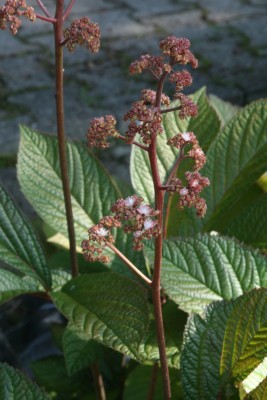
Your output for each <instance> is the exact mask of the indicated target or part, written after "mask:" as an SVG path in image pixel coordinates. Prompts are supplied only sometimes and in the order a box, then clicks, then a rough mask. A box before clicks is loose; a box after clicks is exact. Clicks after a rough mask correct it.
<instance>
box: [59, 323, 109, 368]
mask: <svg viewBox="0 0 267 400" xmlns="http://www.w3.org/2000/svg"><path fill="white" fill-rule="evenodd" d="M63 350H64V357H65V362H66V367H67V371H68V375H69V376H71V375H73V374H74V373H76V372H78V371H80V370H82V369H84V368H86V367H88V366H89V365H91V364H93V363H94V362H96V361H97V360H99V358H101V357H102V356H103V351H102V347H101V345H100V344H99V343H97V342H95V341H94V340H90V339H88V337H87V336H86V334H84V333H81V332H80V331H78V330H77V329H76V328H74V327H72V326H68V327H67V328H66V329H65V332H64V336H63Z"/></svg>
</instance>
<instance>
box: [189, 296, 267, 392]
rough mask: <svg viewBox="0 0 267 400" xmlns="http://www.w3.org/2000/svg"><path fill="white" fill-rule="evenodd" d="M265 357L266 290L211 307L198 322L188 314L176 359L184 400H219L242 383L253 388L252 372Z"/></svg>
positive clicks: (266, 327) (196, 318)
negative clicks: (180, 349) (232, 386)
mask: <svg viewBox="0 0 267 400" xmlns="http://www.w3.org/2000/svg"><path fill="white" fill-rule="evenodd" d="M266 356H267V290H266V289H254V290H252V291H250V292H248V293H245V294H243V295H242V296H240V297H238V298H237V299H235V300H232V301H230V302H226V301H221V302H216V303H212V304H211V305H210V306H208V307H207V309H206V312H205V314H204V316H203V318H201V317H200V316H198V315H192V316H191V317H190V318H189V320H188V323H187V326H186V329H185V336H184V348H183V351H182V355H181V371H182V380H183V385H184V390H185V394H186V396H185V399H190V400H194V399H196V400H202V399H203V400H212V399H215V398H219V394H221V397H222V394H223V392H224V390H226V387H227V386H228V385H231V383H232V382H234V383H235V386H237V385H239V386H241V385H242V384H243V382H244V379H245V378H248V380H249V379H250V385H251V390H252V389H254V387H255V376H256V374H257V367H259V366H260V367H262V366H263V364H262V362H263V360H264V359H265V358H266ZM261 364H262V365H261ZM261 372H262V371H261ZM252 373H254V385H253V384H252V375H253V374H252ZM262 379H263V378H262ZM262 379H261V380H262ZM261 380H259V383H260V382H261ZM261 384H262V385H264V381H262V383H261ZM243 387H244V386H243ZM248 387H249V386H247V388H248ZM227 390H228V389H227ZM248 391H249V390H248ZM252 393H253V392H252ZM241 394H242V393H241ZM242 395H244V392H243V394H242Z"/></svg>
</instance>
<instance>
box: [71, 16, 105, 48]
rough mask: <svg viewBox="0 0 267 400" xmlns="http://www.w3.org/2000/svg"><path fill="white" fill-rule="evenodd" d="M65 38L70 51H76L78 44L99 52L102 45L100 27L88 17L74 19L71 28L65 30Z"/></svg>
mask: <svg viewBox="0 0 267 400" xmlns="http://www.w3.org/2000/svg"><path fill="white" fill-rule="evenodd" d="M64 38H65V41H66V45H67V48H68V50H69V51H71V52H72V51H74V50H75V48H76V45H79V46H85V47H86V48H87V49H88V50H90V51H91V52H92V53H97V52H98V50H99V47H100V29H99V25H98V24H97V23H93V22H91V21H90V19H89V18H87V17H82V18H79V19H76V20H74V21H73V22H72V23H71V26H70V27H69V28H66V29H65V30H64Z"/></svg>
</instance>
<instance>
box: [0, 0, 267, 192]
mask: <svg viewBox="0 0 267 400" xmlns="http://www.w3.org/2000/svg"><path fill="white" fill-rule="evenodd" d="M3 3H4V1H3V0H0V5H2V4H3ZM28 3H29V4H30V3H32V4H33V5H35V1H34V0H32V1H31V2H28ZM44 3H45V4H47V6H48V8H49V9H50V10H51V11H52V10H53V4H54V1H53V0H47V1H45V0H44ZM84 15H86V16H89V17H90V18H91V19H92V20H93V21H95V22H98V23H99V24H100V27H101V31H102V42H101V49H100V52H99V53H98V54H96V55H92V54H90V53H89V52H87V51H86V50H85V49H83V48H78V49H77V50H76V51H75V53H73V54H69V53H67V52H66V57H65V83H66V86H65V95H66V100H65V110H66V132H67V135H68V136H69V137H72V138H78V139H81V140H84V138H85V132H86V130H87V126H88V121H89V119H91V118H93V117H95V116H101V115H103V114H114V115H115V116H116V118H117V119H118V121H121V120H122V116H123V115H124V113H125V112H126V111H127V109H128V108H129V106H130V104H131V103H132V102H133V101H135V100H137V99H138V98H139V93H140V90H141V89H142V88H148V87H150V88H153V84H152V81H151V79H150V78H149V76H148V75H146V74H143V75H142V76H139V77H131V76H129V74H128V66H129V64H130V63H131V61H132V60H134V59H136V58H138V57H139V55H141V54H143V53H146V52H150V53H152V54H153V53H155V54H157V53H158V42H159V40H161V39H163V38H165V37H166V36H167V35H170V34H173V35H176V36H185V37H187V38H189V39H190V40H191V42H192V50H193V52H194V53H195V54H196V56H197V57H198V58H199V64H200V66H199V68H198V69H197V70H195V71H193V77H194V84H193V86H192V87H191V88H190V91H195V90H196V89H197V88H199V87H201V86H203V85H206V86H207V88H208V92H209V93H214V94H216V95H218V96H220V97H222V98H223V99H225V100H228V101H231V102H233V103H236V104H240V105H244V104H246V103H247V102H249V101H251V100H252V99H256V98H259V97H265V96H266V93H267V68H266V66H267V2H266V0H161V1H159V0H135V1H132V0H98V1H96V0H77V3H76V5H75V6H74V8H73V11H72V14H71V16H70V18H69V19H72V18H77V17H80V16H84ZM53 76H54V70H53V35H52V29H51V26H50V25H49V24H47V23H44V22H42V21H40V20H37V21H36V22H34V23H30V22H26V23H24V24H23V26H22V28H21V29H20V31H19V33H18V34H17V36H15V37H13V36H12V35H11V34H10V33H9V32H8V31H1V32H0V106H1V107H0V160H1V159H3V156H6V155H12V154H15V153H16V151H17V148H18V141H19V128H18V125H19V124H25V125H28V126H30V127H32V128H36V129H39V130H41V131H47V132H55V126H56V122H55V112H54V107H53V103H54V83H53ZM119 128H120V129H121V130H122V131H123V130H124V128H125V125H124V123H123V122H119ZM128 156H129V147H128V146H124V145H119V146H116V147H113V148H111V149H110V150H108V151H107V152H105V154H104V156H103V155H102V157H104V160H105V159H107V160H108V163H109V166H110V167H111V169H112V171H111V172H112V173H114V174H117V175H118V174H120V175H121V176H123V177H126V178H127V177H128V174H127V172H125V170H126V168H125V165H127V162H128ZM114 160H116V162H114ZM1 165H2V166H4V167H3V168H2V169H1V170H0V179H1V177H2V179H3V180H4V181H5V182H6V183H7V185H8V186H9V187H10V188H11V190H12V186H13V179H15V172H14V169H12V168H7V165H6V163H5V162H3V161H1V163H0V167H1ZM122 166H123V167H122Z"/></svg>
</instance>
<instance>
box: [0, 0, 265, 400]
mask: <svg viewBox="0 0 267 400" xmlns="http://www.w3.org/2000/svg"><path fill="white" fill-rule="evenodd" d="M74 4H75V0H70V1H69V3H68V4H67V5H66V4H65V1H64V0H57V1H56V9H55V13H54V15H52V14H51V13H50V11H49V10H48V9H47V8H46V6H45V4H44V3H43V2H42V0H36V5H37V8H38V9H39V10H40V12H41V13H40V14H39V13H37V12H36V9H37V8H36V9H35V8H33V7H32V6H29V5H28V4H27V3H26V1H25V0H6V1H5V3H4V5H3V6H1V7H0V29H2V30H3V29H10V31H11V33H12V34H14V35H15V34H17V33H19V28H20V26H21V24H22V21H23V19H24V18H26V19H28V20H30V21H32V22H34V21H35V20H36V19H40V20H42V21H44V22H48V23H51V24H52V25H53V28H54V39H55V40H54V44H55V98H56V116H57V140H55V139H54V138H52V137H51V136H48V135H45V134H42V133H39V132H35V131H33V130H31V129H29V128H26V127H22V128H21V143H20V149H19V154H18V167H17V169H18V179H19V182H20V185H21V189H22V191H23V193H24V194H25V195H26V197H27V198H28V199H29V201H30V202H31V204H32V205H33V207H34V208H35V209H36V210H37V212H38V213H39V214H40V216H41V218H43V219H44V221H45V222H46V223H47V225H49V226H50V227H51V228H52V229H53V231H55V232H57V234H56V235H55V236H52V237H50V238H49V241H50V242H54V243H56V244H57V245H60V246H63V247H64V246H65V247H66V248H68V247H69V254H70V269H71V273H69V271H68V270H67V268H66V267H65V265H64V267H63V268H62V269H63V270H62V269H59V268H56V269H55V268H53V267H52V266H51V261H50V255H49V254H48V255H46V253H45V251H44V250H43V246H45V247H46V244H43V243H42V244H40V242H39V239H38V238H37V236H36V235H35V233H34V231H33V230H32V228H31V226H30V224H29V223H27V222H26V221H25V219H24V218H22V216H21V214H20V212H19V211H18V210H17V208H16V206H15V205H14V203H13V202H12V200H11V199H10V198H9V196H8V195H7V193H6V192H5V190H4V189H3V188H2V187H0V200H1V203H0V204H1V207H0V256H1V259H2V260H3V261H4V262H5V265H7V267H6V266H4V267H3V268H1V269H0V299H1V302H5V301H7V300H10V299H12V298H13V297H15V296H18V295H22V294H25V293H28V294H34V295H36V294H37V295H38V296H42V297H43V298H45V299H46V300H47V301H49V302H53V303H54V304H55V306H56V307H57V309H58V310H59V311H60V312H61V313H62V315H64V316H65V317H66V319H67V320H68V325H67V326H64V333H61V336H60V339H61V342H62V346H61V347H60V349H61V351H62V354H61V355H60V356H59V355H58V353H57V357H58V358H57V359H56V358H52V359H50V358H48V359H44V360H41V361H37V364H36V363H35V364H33V370H34V373H35V377H36V380H37V382H38V383H40V384H41V385H42V386H45V389H46V390H47V391H48V392H49V394H51V395H52V396H54V397H53V398H56V399H62V398H64V400H69V399H70V400H71V399H73V398H77V399H86V398H87V396H89V397H90V396H91V395H92V393H93V392H94V391H95V395H96V398H97V399H100V400H105V399H106V398H109V395H110V396H112V398H114V399H116V400H119V399H125V400H128V399H130V398H136V399H137V400H139V399H140V400H142V399H148V400H152V399H153V398H154V396H155V393H156V392H157V394H158V393H160V395H159V397H157V398H164V399H171V398H173V399H176V400H180V399H185V400H207V399H210V400H213V399H214V400H219V399H225V400H228V399H229V400H231V399H232V400H234V399H237V398H240V399H242V400H245V399H248V400H249V399H251V400H264V399H265V398H266V397H264V396H266V390H267V378H266V362H265V361H266V357H267V351H266V343H267V335H266V321H267V291H266V289H265V288H266V287H267V274H266V271H267V262H266V256H264V255H263V254H264V252H265V254H266V248H267V240H266V238H267V233H266V226H267V217H266V215H267V214H266V205H267V200H266V193H265V192H264V189H263V186H262V185H261V186H259V180H258V179H259V178H260V177H261V175H262V174H263V173H264V172H265V171H266V170H267V160H266V156H264V155H265V154H266V152H267V135H266V126H267V104H266V101H265V100H260V101H257V102H254V103H252V104H251V105H249V106H247V107H246V108H245V109H244V110H241V111H240V112H237V109H236V108H234V107H232V106H231V105H229V104H227V103H225V102H223V101H222V100H220V99H218V98H214V97H210V98H209V99H208V98H207V96H206V94H205V90H204V89H201V90H199V91H198V92H196V93H195V94H194V95H190V96H189V95H187V94H185V93H184V92H185V89H187V88H188V87H190V86H191V84H192V76H191V73H190V71H189V70H190V68H193V69H195V68H197V67H198V60H197V59H196V57H195V56H194V54H193V53H192V51H191V50H190V41H189V40H188V39H186V38H182V37H175V36H173V35H171V36H168V37H167V38H166V39H163V40H161V41H160V44H159V54H158V55H150V54H144V55H142V56H141V57H140V58H139V59H137V60H136V61H134V62H133V63H132V64H131V65H130V67H129V71H130V74H141V73H148V74H151V75H152V77H153V78H154V81H155V86H154V87H153V88H144V89H143V90H142V91H141V95H140V99H139V100H137V101H136V102H134V103H133V104H132V107H131V109H130V110H129V111H127V112H126V114H125V115H124V121H125V122H126V123H127V124H128V125H127V129H126V132H125V133H121V132H120V131H119V129H118V128H117V121H116V118H115V117H114V116H113V115H110V114H109V115H105V116H101V117H96V118H94V119H92V120H91V121H90V124H89V127H88V131H87V134H86V140H87V147H89V148H100V149H106V148H108V147H109V146H110V142H111V140H115V141H124V142H125V143H127V144H129V145H131V146H132V155H131V166H130V168H131V178H132V183H133V187H134V189H135V193H134V192H133V190H132V189H129V190H127V194H126V195H125V196H122V194H121V192H125V188H123V189H124V190H123V191H121V189H120V188H118V185H117V184H115V183H114V180H113V179H110V176H109V175H108V172H107V171H106V170H105V169H104V168H103V167H102V165H101V163H99V161H97V160H96V157H95V156H94V154H93V153H92V152H91V151H90V150H89V151H88V149H87V148H85V146H83V145H80V144H78V143H71V142H68V141H66V139H65V129H64V96H63V85H64V80H63V70H64V66H63V59H64V57H63V56H64V53H63V50H64V48H66V49H67V50H68V51H70V52H74V51H75V50H77V49H76V48H77V46H81V47H84V48H85V49H87V50H89V51H90V52H91V53H96V52H98V50H99V46H100V29H99V26H98V24H97V23H95V22H93V21H91V20H90V18H88V17H86V16H83V17H81V18H78V19H76V20H74V21H72V22H70V23H68V22H67V21H66V19H67V18H68V17H69V16H70V14H71V10H72V7H73V6H74ZM65 25H66V26H65ZM188 67H189V70H188ZM166 83H168V85H169V86H172V87H173V88H174V90H173V95H172V101H171V98H170V97H169V94H168V95H167V94H165V93H164V92H163V90H164V85H165V84H166ZM202 115H204V118H202ZM259 116H260V117H259ZM264 133H265V135H264ZM233 143H234V144H235V145H234V146H233ZM251 143H254V145H253V146H251ZM44 149H46V150H45V151H44ZM203 149H204V150H205V152H204V150H203ZM205 153H206V154H205ZM55 154H57V156H56V157H55ZM140 155H141V156H140ZM58 160H59V162H58ZM81 166H82V168H81ZM77 171H79V173H80V175H81V176H79V179H75V177H76V176H77ZM92 171H94V172H95V175H94V176H93V174H92ZM202 171H204V172H203V174H202ZM47 174H48V175H47ZM47 176H49V177H51V179H49V180H48V179H47ZM140 176H141V178H140ZM208 176H209V177H211V176H213V178H212V179H211V182H210V181H209V178H208ZM98 180H99V181H98ZM70 182H71V183H70ZM62 189H63V190H62ZM203 189H206V192H204V193H203V194H202V191H203ZM99 191H100V196H99V195H98V193H99ZM205 193H206V194H205ZM202 196H203V197H202ZM44 198H45V199H47V201H45V202H44V201H43V199H44ZM243 198H247V199H248V200H246V201H245V202H244V204H243V202H242V200H243ZM255 210H256V211H255ZM204 217H205V218H204ZM87 232H88V236H87ZM233 237H234V239H232V238H233ZM67 238H68V239H67ZM239 241H242V242H243V243H242V244H241V243H240V242H239ZM246 245H249V246H250V247H247V246H246ZM77 246H78V248H79V252H80V253H82V254H83V257H82V256H81V255H77ZM253 247H254V248H256V249H253ZM261 253H263V254H261ZM59 254H60V255H61V254H62V253H59ZM63 259H64V260H65V258H64V257H63ZM84 259H85V261H86V262H85V261H84ZM78 260H79V265H78ZM64 262H65V261H64ZM88 262H89V263H88ZM96 271H97V272H96ZM133 274H134V275H135V276H134V275H133ZM187 317H188V318H187ZM186 319H187V321H186ZM181 338H182V339H181ZM241 338H242V340H241ZM107 347H108V348H109V350H108V351H107V349H106V348H107ZM264 360H265V361H264ZM114 363H115V364H116V368H114V370H113V367H110V366H111V365H113V364H114ZM88 367H90V369H91V378H90V379H88V377H87V376H88V372H87V368H88ZM159 367H160V370H161V371H160V372H161V375H159V374H158V368H159ZM107 369H108V372H107ZM51 370H52V372H51ZM115 370H116V371H119V373H118V372H115ZM178 370H180V371H179V372H178ZM84 372H85V373H86V379H84ZM116 373H117V375H116V378H114V377H113V376H114V374H116ZM254 373H255V376H257V379H256V381H257V382H256V381H255V379H254V378H255V376H254ZM260 374H261V375H260ZM264 374H265V376H264ZM157 375H158V378H157ZM1 376H3V377H4V379H2V380H1V379H0V396H1V393H6V391H7V392H8V393H11V394H12V396H13V397H12V398H14V399H16V398H21V397H20V395H21V392H22V390H23V393H25V396H26V397H27V396H28V398H31V399H33V400H35V399H36V400H43V399H49V398H50V397H49V396H48V395H46V394H45V393H44V392H43V391H42V390H40V389H39V388H38V387H37V386H35V385H34V384H33V383H32V382H30V381H29V380H28V379H27V378H25V377H23V375H21V374H20V373H19V372H18V371H16V370H15V369H12V368H11V367H9V366H7V365H5V364H0V378H1ZM5 376H6V377H8V378H7V379H5ZM62 376H64V379H63V378H62ZM259 376H261V378H259ZM62 381H64V382H63V383H62ZM111 381H112V382H111ZM92 382H93V384H92ZM255 382H256V383H255ZM181 387H182V389H181ZM171 392H172V393H171ZM136 393H137V394H136ZM16 396H17V397H16ZM32 396H33V397H32ZM55 396H56V397H55ZM62 396H63V397H62ZM133 396H135V397H133ZM137 396H138V397H137ZM160 396H162V397H160ZM90 398H92V397H90ZM4 399H7V400H8V398H7V397H4V398H3V400H4Z"/></svg>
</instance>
